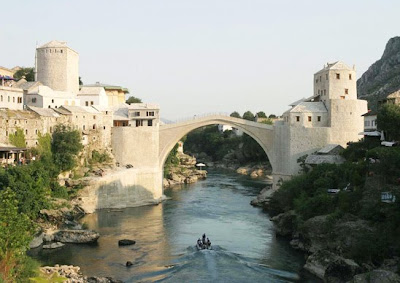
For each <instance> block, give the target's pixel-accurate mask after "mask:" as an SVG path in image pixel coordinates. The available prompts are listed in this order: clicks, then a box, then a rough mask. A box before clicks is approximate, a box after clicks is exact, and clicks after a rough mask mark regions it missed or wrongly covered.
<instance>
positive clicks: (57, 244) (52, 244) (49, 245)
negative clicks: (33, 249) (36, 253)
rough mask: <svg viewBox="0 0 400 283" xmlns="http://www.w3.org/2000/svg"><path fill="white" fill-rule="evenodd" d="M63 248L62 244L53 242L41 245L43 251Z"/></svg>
mask: <svg viewBox="0 0 400 283" xmlns="http://www.w3.org/2000/svg"><path fill="white" fill-rule="evenodd" d="M63 246H65V245H64V244H63V243H60V242H55V243H51V244H48V245H43V249H57V248H61V247H63Z"/></svg>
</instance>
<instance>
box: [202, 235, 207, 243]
mask: <svg viewBox="0 0 400 283" xmlns="http://www.w3.org/2000/svg"><path fill="white" fill-rule="evenodd" d="M206 243H207V242H206V233H204V234H203V244H204V245H205V244H206Z"/></svg>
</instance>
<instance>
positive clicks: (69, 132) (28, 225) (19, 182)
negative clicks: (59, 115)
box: [0, 125, 106, 282]
mask: <svg viewBox="0 0 400 283" xmlns="http://www.w3.org/2000/svg"><path fill="white" fill-rule="evenodd" d="M80 140H81V137H80V133H79V132H78V131H76V130H73V129H70V128H68V127H66V126H63V125H59V126H57V127H56V128H55V130H54V132H53V134H52V136H50V135H49V134H45V135H40V137H39V141H38V146H37V147H36V148H33V149H30V152H28V155H34V156H36V157H37V159H36V160H35V161H32V162H31V163H29V164H27V165H24V166H15V167H14V166H12V167H7V168H0V202H1V205H0V282H28V281H29V278H31V277H34V276H39V268H38V267H39V263H37V262H35V261H34V260H33V259H31V258H30V257H28V256H27V255H26V251H27V250H28V249H29V243H30V241H31V240H32V239H33V236H34V234H35V233H37V232H38V231H40V230H41V226H45V225H46V222H47V221H48V219H46V217H45V215H43V214H41V213H40V211H43V210H49V209H60V208H61V207H62V206H70V204H69V202H68V200H69V199H71V198H72V197H73V196H75V194H76V190H78V189H79V188H80V187H79V186H75V187H70V188H67V187H65V186H61V185H60V184H59V183H58V180H57V179H58V175H59V174H60V173H61V172H65V171H69V170H72V169H74V168H76V166H77V157H78V155H79V154H80V153H81V151H82V149H83V147H82V145H81V143H80ZM11 141H12V142H14V143H15V142H17V143H21V142H23V144H25V142H24V136H23V133H22V134H21V133H18V131H17V134H16V137H14V136H13V137H11ZM93 157H94V160H95V161H96V160H97V159H100V160H102V161H103V160H104V159H106V158H105V157H104V154H100V153H97V152H96V153H95V154H94V155H93ZM60 199H64V200H65V201H60ZM38 280H40V279H38ZM57 282H58V281H57Z"/></svg>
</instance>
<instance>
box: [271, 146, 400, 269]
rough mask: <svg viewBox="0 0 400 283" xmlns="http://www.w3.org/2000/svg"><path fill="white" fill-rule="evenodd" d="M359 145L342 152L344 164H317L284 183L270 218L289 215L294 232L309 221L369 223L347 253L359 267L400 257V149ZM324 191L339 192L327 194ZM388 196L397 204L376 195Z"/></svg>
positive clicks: (272, 202) (274, 202)
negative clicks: (293, 216) (350, 218)
mask: <svg viewBox="0 0 400 283" xmlns="http://www.w3.org/2000/svg"><path fill="white" fill-rule="evenodd" d="M376 144H377V143H376V142H371V141H368V140H367V141H365V140H364V141H361V142H358V143H353V144H350V145H349V147H348V148H347V149H346V150H345V151H344V152H343V155H344V156H347V157H349V160H348V161H347V162H346V163H344V164H342V165H334V164H321V165H318V166H316V167H314V168H313V169H312V170H310V171H309V172H307V173H303V174H301V175H299V176H295V177H293V178H292V179H291V180H289V181H286V182H283V183H282V186H281V188H280V189H279V190H278V191H277V192H276V193H275V194H274V195H273V197H272V200H271V202H270V208H271V210H272V212H273V213H281V212H287V211H289V210H294V211H295V212H296V214H297V215H298V217H297V227H298V229H300V230H301V227H302V223H304V222H305V221H307V220H308V219H310V218H312V217H315V216H319V215H329V217H330V219H331V221H332V225H333V223H340V222H341V221H342V219H343V217H345V216H346V215H354V216H356V217H357V218H358V219H362V220H365V221H368V222H369V223H370V224H369V225H370V227H371V229H372V232H371V233H370V234H368V235H354V236H355V237H359V238H360V240H359V241H357V243H356V244H355V245H354V246H353V247H352V249H351V250H350V251H346V252H347V255H348V256H351V257H352V258H354V259H356V260H357V261H359V262H363V261H365V260H371V259H376V260H381V259H383V258H387V257H390V256H392V255H400V243H399V242H398V239H400V187H399V180H400V148H397V147H394V148H389V147H381V146H380V145H379V143H378V145H376ZM328 189H340V192H338V193H337V194H328V192H327V190H328ZM385 191H388V192H391V193H392V194H394V195H395V196H396V202H394V203H384V202H382V201H381V192H385Z"/></svg>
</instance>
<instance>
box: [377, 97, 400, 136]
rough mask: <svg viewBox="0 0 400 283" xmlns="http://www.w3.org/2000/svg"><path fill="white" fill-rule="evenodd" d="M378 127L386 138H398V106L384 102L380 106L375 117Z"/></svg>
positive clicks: (399, 131)
mask: <svg viewBox="0 0 400 283" xmlns="http://www.w3.org/2000/svg"><path fill="white" fill-rule="evenodd" d="M377 124H378V129H379V130H382V131H384V132H385V134H386V138H387V139H389V140H391V139H393V140H400V127H399V125H400V106H399V105H396V104H385V105H383V106H382V107H381V109H380V110H379V112H378V117H377Z"/></svg>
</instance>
